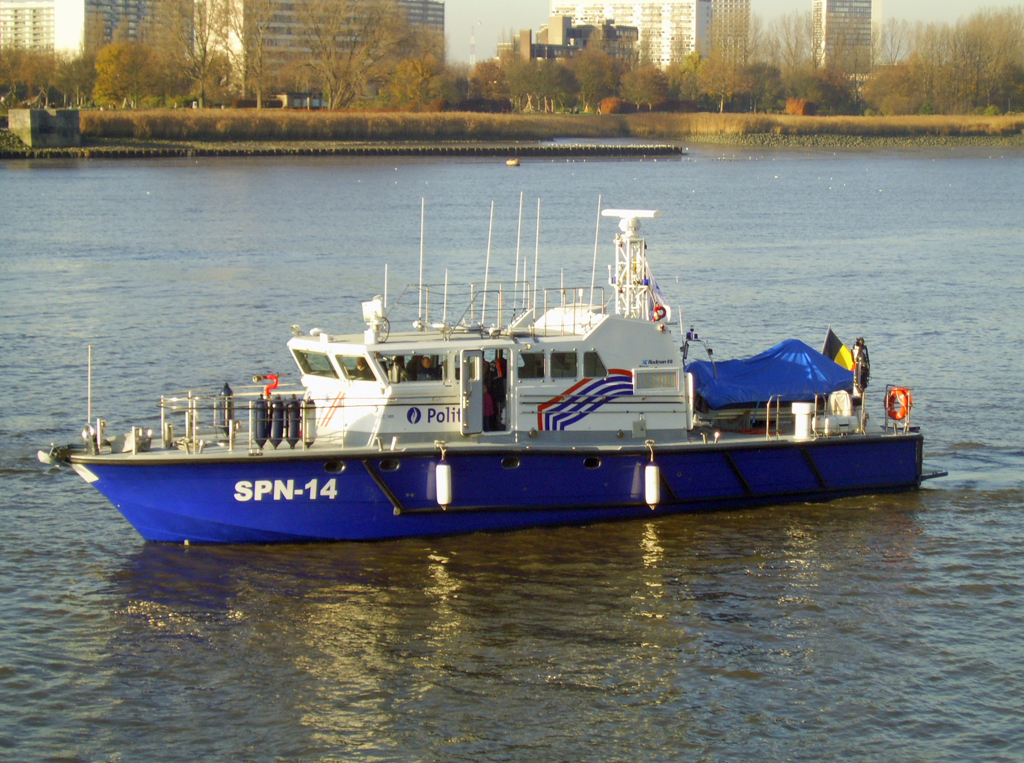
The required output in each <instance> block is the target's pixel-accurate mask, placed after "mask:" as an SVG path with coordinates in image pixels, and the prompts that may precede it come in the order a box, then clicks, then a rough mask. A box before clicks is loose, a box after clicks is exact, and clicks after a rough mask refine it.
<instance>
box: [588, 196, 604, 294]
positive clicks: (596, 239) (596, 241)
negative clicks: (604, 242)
mask: <svg viewBox="0 0 1024 763" xmlns="http://www.w3.org/2000/svg"><path fill="white" fill-rule="evenodd" d="M602 198H603V197H602V196H601V195H598V197H597V231H596V232H595V233H594V267H593V268H592V269H591V271H590V309H591V310H593V309H594V281H595V279H596V278H597V245H598V244H599V243H600V241H601V200H602Z"/></svg>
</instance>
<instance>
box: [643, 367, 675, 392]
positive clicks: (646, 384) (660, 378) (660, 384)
mask: <svg viewBox="0 0 1024 763" xmlns="http://www.w3.org/2000/svg"><path fill="white" fill-rule="evenodd" d="M633 389H634V390H651V389H671V390H676V389H679V372H678V371H674V370H673V371H640V370H638V371H635V372H634V373H633Z"/></svg>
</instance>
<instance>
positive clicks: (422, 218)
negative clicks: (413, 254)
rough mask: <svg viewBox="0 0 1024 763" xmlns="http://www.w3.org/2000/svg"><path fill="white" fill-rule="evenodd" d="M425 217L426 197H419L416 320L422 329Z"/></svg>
mask: <svg viewBox="0 0 1024 763" xmlns="http://www.w3.org/2000/svg"><path fill="white" fill-rule="evenodd" d="M426 218H427V197H426V196H421V197H420V288H419V295H420V302H419V307H418V309H417V313H416V322H417V323H418V324H419V326H420V327H421V329H422V326H423V230H424V223H425V221H426Z"/></svg>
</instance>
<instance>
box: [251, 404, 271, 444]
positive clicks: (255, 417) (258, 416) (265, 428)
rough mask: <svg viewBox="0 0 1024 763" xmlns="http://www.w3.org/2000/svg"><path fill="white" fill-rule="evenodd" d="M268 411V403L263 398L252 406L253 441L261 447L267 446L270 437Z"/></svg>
mask: <svg viewBox="0 0 1024 763" xmlns="http://www.w3.org/2000/svg"><path fill="white" fill-rule="evenodd" d="M268 413H269V412H268V410H267V401H266V400H264V399H263V398H262V397H260V398H258V399H257V400H256V402H255V403H253V404H252V429H253V439H254V440H255V441H256V444H257V445H258V446H259V447H261V448H262V447H263V446H264V445H266V444H267V437H268V436H269V435H270V421H269V416H268Z"/></svg>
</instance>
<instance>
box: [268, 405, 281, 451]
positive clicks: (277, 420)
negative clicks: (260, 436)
mask: <svg viewBox="0 0 1024 763" xmlns="http://www.w3.org/2000/svg"><path fill="white" fill-rule="evenodd" d="M283 439H284V400H282V399H281V396H280V395H274V399H273V400H271V401H270V444H271V445H273V446H274V447H275V448H276V447H277V446H278V445H280V444H281V441H282V440H283Z"/></svg>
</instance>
